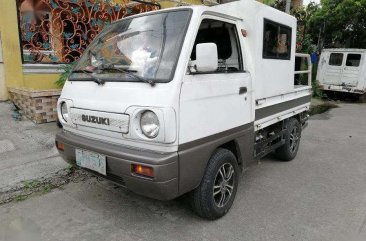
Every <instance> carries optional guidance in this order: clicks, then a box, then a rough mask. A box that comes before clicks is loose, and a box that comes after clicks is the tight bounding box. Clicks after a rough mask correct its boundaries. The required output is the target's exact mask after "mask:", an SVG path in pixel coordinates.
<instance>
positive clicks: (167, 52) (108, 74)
mask: <svg viewBox="0 0 366 241" xmlns="http://www.w3.org/2000/svg"><path fill="white" fill-rule="evenodd" d="M295 38H296V19H295V18H293V17H291V16H290V15H287V14H285V13H282V12H280V11H277V10H275V9H273V8H270V7H268V6H265V5H263V4H260V3H257V2H255V1H237V2H232V3H227V4H222V5H218V6H214V7H204V6H193V7H179V8H172V9H167V10H160V11H156V12H150V13H144V14H139V15H135V16H132V17H127V18H125V19H123V20H120V21H117V22H115V23H113V24H111V25H110V26H108V27H106V28H105V29H104V30H103V31H102V32H101V33H100V34H99V35H98V36H97V37H96V38H95V40H94V41H93V42H92V43H91V44H90V46H89V47H88V49H87V50H86V52H85V53H84V54H83V56H82V57H81V59H80V60H79V61H78V63H77V65H76V66H75V67H74V69H73V71H72V73H71V75H70V76H69V78H68V81H67V82H66V84H65V86H64V88H63V90H62V94H61V97H60V99H59V100H58V116H59V119H60V121H61V123H62V125H63V130H62V132H61V133H59V134H58V135H57V136H56V146H57V148H58V150H59V152H60V154H61V155H62V156H63V158H64V159H65V160H66V161H67V162H69V163H70V164H72V165H77V166H80V167H82V168H85V169H86V170H88V171H91V172H93V173H95V174H96V175H100V176H103V177H105V178H107V179H109V180H112V181H114V182H116V183H118V184H120V185H123V186H125V187H127V188H128V189H130V190H132V191H134V192H136V193H139V194H141V195H144V196H148V197H151V198H155V199H160V200H169V199H173V198H176V197H178V196H181V195H183V194H186V193H189V195H190V198H191V200H192V206H193V209H194V210H195V211H196V212H197V214H198V215H200V216H202V217H204V218H208V219H216V218H219V217H221V216H223V215H225V214H226V213H227V212H228V210H229V209H230V207H231V205H232V203H233V201H234V198H235V194H236V190H237V187H238V183H239V177H240V173H241V171H242V170H245V169H246V168H247V167H248V166H250V164H251V163H255V161H256V160H258V159H259V158H261V157H263V156H265V155H266V154H268V153H270V152H274V151H275V152H276V153H277V156H278V158H279V159H282V160H286V161H289V160H292V159H293V158H295V156H296V153H297V151H298V148H299V143H300V137H301V131H302V129H303V128H304V127H305V126H306V120H307V114H306V112H307V111H308V109H309V105H310V96H311V95H310V94H311V88H310V87H309V86H308V85H304V86H299V85H296V86H295V84H294V74H295V73H294V61H295V43H296V39H295Z"/></svg>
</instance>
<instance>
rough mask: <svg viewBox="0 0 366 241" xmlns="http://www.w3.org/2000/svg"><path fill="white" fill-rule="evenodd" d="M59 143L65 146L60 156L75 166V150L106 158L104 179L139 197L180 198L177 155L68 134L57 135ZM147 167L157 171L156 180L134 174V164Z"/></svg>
mask: <svg viewBox="0 0 366 241" xmlns="http://www.w3.org/2000/svg"><path fill="white" fill-rule="evenodd" d="M56 142H58V143H63V144H64V151H59V152H60V154H61V156H62V157H63V158H64V159H65V160H66V161H67V162H68V163H70V164H71V165H76V160H75V159H76V154H75V149H76V148H78V149H83V150H88V151H93V152H96V153H99V154H103V155H105V156H106V161H107V175H106V176H103V177H105V178H107V179H110V180H112V181H114V182H117V183H118V184H120V185H123V186H125V187H127V188H128V189H130V190H132V191H133V192H136V193H138V194H141V195H144V196H147V197H151V198H154V199H159V200H169V199H173V198H175V197H177V196H178V154H177V153H176V152H174V153H168V154H159V153H155V152H149V151H145V150H135V149H131V148H127V147H124V146H120V145H114V144H111V143H105V142H101V141H98V140H93V139H89V138H85V137H82V136H78V135H75V134H72V133H69V132H61V133H59V134H57V135H56ZM133 163H137V164H144V165H146V166H150V167H152V168H153V169H154V178H153V179H148V178H144V177H139V176H136V175H134V174H132V173H131V164H133Z"/></svg>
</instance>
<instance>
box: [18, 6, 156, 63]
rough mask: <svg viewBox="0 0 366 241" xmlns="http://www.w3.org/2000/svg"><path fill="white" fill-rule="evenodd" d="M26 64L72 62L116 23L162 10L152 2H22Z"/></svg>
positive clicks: (22, 46)
mask: <svg viewBox="0 0 366 241" xmlns="http://www.w3.org/2000/svg"><path fill="white" fill-rule="evenodd" d="M17 4H18V23H19V33H20V39H21V49H22V51H23V62H24V63H38V64H42V63H48V64H49V63H71V62H74V61H76V60H78V59H79V57H80V55H81V54H82V53H83V51H84V50H85V49H86V48H87V46H88V45H89V44H90V42H91V41H92V40H93V39H94V37H95V36H96V35H97V34H98V33H99V32H100V31H101V30H102V29H103V27H105V26H107V25H109V24H111V23H112V22H113V21H116V20H118V19H121V18H123V17H126V16H130V15H133V14H136V13H141V12H147V11H152V10H156V9H159V6H158V5H157V4H154V3H149V2H141V1H138V2H137V1H136V2H127V3H125V4H119V3H114V2H112V1H111V0H18V2H17Z"/></svg>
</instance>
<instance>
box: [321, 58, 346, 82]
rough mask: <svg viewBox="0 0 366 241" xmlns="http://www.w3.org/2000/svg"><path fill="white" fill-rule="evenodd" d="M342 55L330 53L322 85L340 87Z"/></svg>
mask: <svg viewBox="0 0 366 241" xmlns="http://www.w3.org/2000/svg"><path fill="white" fill-rule="evenodd" d="M343 59H344V54H343V53H330V56H329V60H328V66H327V67H326V70H325V74H324V81H323V82H324V84H328V85H341V84H342V71H343V62H344V61H343Z"/></svg>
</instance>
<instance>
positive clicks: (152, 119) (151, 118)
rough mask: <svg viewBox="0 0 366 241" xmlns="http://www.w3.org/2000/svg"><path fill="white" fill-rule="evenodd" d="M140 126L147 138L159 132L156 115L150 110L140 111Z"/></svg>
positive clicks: (153, 136)
mask: <svg viewBox="0 0 366 241" xmlns="http://www.w3.org/2000/svg"><path fill="white" fill-rule="evenodd" d="M140 126H141V130H142V133H143V134H144V135H145V136H146V137H148V138H155V137H156V136H157V135H158V134H159V129H160V124H159V119H158V116H157V115H156V114H155V113H154V112H152V111H150V110H147V111H145V112H144V113H142V115H141V119H140Z"/></svg>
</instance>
